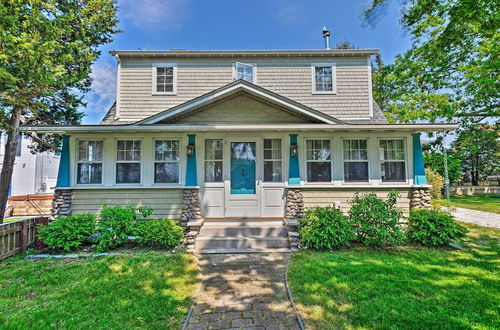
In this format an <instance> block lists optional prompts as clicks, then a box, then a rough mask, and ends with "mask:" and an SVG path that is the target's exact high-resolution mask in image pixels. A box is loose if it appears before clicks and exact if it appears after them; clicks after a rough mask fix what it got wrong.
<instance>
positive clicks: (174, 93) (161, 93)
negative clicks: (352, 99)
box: [152, 92, 177, 96]
mask: <svg viewBox="0 0 500 330" xmlns="http://www.w3.org/2000/svg"><path fill="white" fill-rule="evenodd" d="M152 95H158V96H162V95H177V92H153V93H152Z"/></svg>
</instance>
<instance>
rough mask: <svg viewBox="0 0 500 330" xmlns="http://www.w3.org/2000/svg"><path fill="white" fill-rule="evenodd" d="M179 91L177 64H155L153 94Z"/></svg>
mask: <svg viewBox="0 0 500 330" xmlns="http://www.w3.org/2000/svg"><path fill="white" fill-rule="evenodd" d="M176 93H177V66H176V64H172V63H154V64H153V94H176Z"/></svg>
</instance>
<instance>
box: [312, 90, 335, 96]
mask: <svg viewBox="0 0 500 330" xmlns="http://www.w3.org/2000/svg"><path fill="white" fill-rule="evenodd" d="M311 94H313V95H337V92H336V91H332V92H316V91H314V92H312V93H311Z"/></svg>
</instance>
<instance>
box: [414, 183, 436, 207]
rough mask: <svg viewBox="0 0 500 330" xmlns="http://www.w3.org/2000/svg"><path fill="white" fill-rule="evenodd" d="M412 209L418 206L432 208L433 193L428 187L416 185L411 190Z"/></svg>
mask: <svg viewBox="0 0 500 330" xmlns="http://www.w3.org/2000/svg"><path fill="white" fill-rule="evenodd" d="M410 207H411V208H412V209H414V208H417V207H424V208H430V207H432V204H431V194H430V189H429V188H428V187H415V188H413V191H412V192H411V205H410Z"/></svg>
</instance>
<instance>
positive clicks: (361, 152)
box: [344, 139, 368, 182]
mask: <svg viewBox="0 0 500 330" xmlns="http://www.w3.org/2000/svg"><path fill="white" fill-rule="evenodd" d="M344 180H345V181H346V182H368V140H366V139H350V140H344Z"/></svg>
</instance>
